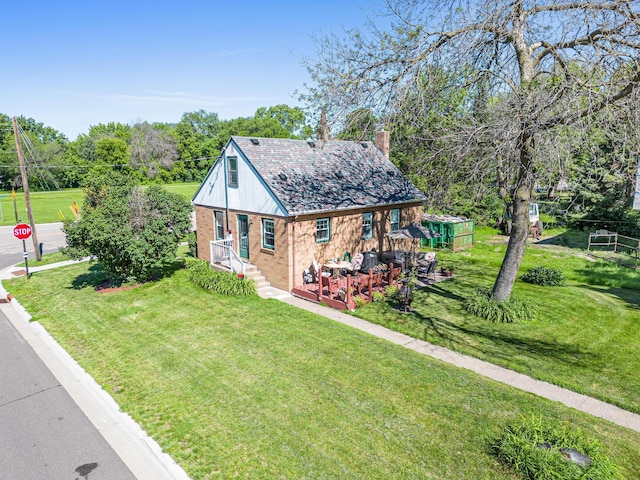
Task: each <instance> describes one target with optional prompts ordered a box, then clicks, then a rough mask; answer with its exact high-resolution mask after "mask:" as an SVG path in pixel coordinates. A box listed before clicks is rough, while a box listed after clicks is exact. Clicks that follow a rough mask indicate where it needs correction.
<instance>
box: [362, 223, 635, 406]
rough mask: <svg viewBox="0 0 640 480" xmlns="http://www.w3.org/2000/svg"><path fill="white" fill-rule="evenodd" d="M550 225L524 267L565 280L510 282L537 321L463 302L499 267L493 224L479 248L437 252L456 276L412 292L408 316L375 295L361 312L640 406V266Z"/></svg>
mask: <svg viewBox="0 0 640 480" xmlns="http://www.w3.org/2000/svg"><path fill="white" fill-rule="evenodd" d="M548 233H549V232H547V234H548ZM552 233H555V236H554V237H553V239H552V240H547V241H546V244H539V245H536V246H534V245H531V246H530V247H529V248H528V249H527V253H526V255H525V258H524V260H523V263H522V267H521V269H520V272H521V274H523V273H525V272H526V271H527V270H528V269H529V268H532V267H536V266H540V265H544V266H546V267H550V268H557V269H560V270H562V272H563V273H564V276H565V277H566V278H567V285H566V286H562V287H542V286H538V285H531V284H528V283H525V282H523V281H521V280H517V281H516V284H515V287H514V290H513V295H514V296H516V297H518V298H521V299H523V300H525V301H527V302H528V303H530V304H533V305H534V306H535V308H536V310H537V319H536V320H535V321H532V322H524V323H518V324H495V323H492V322H489V321H487V320H484V319H482V318H479V317H475V316H473V315H471V314H469V313H468V312H466V311H465V310H464V309H463V308H462V301H463V299H464V298H466V297H467V296H468V295H470V294H471V293H472V292H473V291H474V290H475V289H476V288H477V287H485V288H491V287H492V285H493V282H494V280H495V278H496V275H497V273H498V269H499V267H500V264H501V261H502V258H503V255H504V251H505V248H506V241H505V239H504V238H501V237H499V236H496V235H495V233H494V232H493V230H491V229H487V230H482V229H481V230H480V231H479V233H478V235H477V240H478V241H477V243H476V245H475V247H474V248H473V249H470V250H467V251H464V252H458V253H455V254H451V253H445V252H440V253H438V258H439V259H440V260H439V261H440V263H439V264H440V265H448V264H451V265H454V266H455V271H456V275H457V277H456V278H454V279H453V280H449V281H446V282H441V283H438V284H436V285H434V286H432V287H429V288H425V289H422V290H419V291H417V292H415V300H414V302H413V304H412V306H413V307H415V311H414V312H413V313H412V314H409V315H406V314H399V313H397V312H396V311H395V310H394V309H393V308H391V307H392V305H390V303H385V302H379V303H372V304H369V305H367V306H366V307H365V308H362V309H357V310H356V311H355V315H357V316H358V317H361V318H364V319H366V320H369V321H371V322H374V323H378V324H381V325H384V326H386V327H388V328H391V329H394V330H397V331H400V332H403V333H406V334H408V335H411V336H413V337H416V338H421V339H424V340H426V341H429V342H432V343H434V344H437V345H442V346H444V347H447V348H451V349H452V350H456V351H458V352H462V353H465V354H468V355H472V356H474V357H478V358H481V359H483V360H487V361H489V362H492V363H495V364H498V365H502V366H504V367H507V368H510V369H513V370H516V371H518V372H521V373H524V374H526V375H530V376H532V377H534V378H537V379H540V380H545V381H548V382H551V383H554V384H557V385H560V386H563V387H566V388H569V389H571V390H573V391H576V392H580V393H584V394H587V395H589V396H593V397H596V398H599V399H602V400H604V401H607V402H610V403H614V404H616V405H619V406H621V407H622V408H625V409H627V410H631V411H634V412H640V377H638V374H637V372H638V371H640V357H639V356H638V355H637V352H638V350H639V349H640V273H638V272H636V271H634V270H631V269H626V268H623V267H620V266H618V265H616V264H613V263H610V262H605V261H601V260H596V259H594V258H591V257H589V256H587V255H586V254H585V252H584V251H583V250H581V249H578V248H576V247H578V246H581V247H582V248H585V247H586V236H584V243H581V238H582V237H583V233H584V232H565V231H562V230H557V231H555V232H552Z"/></svg>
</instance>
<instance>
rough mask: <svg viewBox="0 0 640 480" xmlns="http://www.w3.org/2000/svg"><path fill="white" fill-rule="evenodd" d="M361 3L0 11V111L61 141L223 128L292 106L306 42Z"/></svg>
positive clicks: (157, 1)
mask: <svg viewBox="0 0 640 480" xmlns="http://www.w3.org/2000/svg"><path fill="white" fill-rule="evenodd" d="M370 4H371V2H367V1H366V0H342V1H340V0H315V1H314V0H298V1H294V0H273V1H269V0H262V1H260V0H237V1H230V0H211V1H204V0H202V1H195V0H180V1H178V0H174V1H165V0H154V1H149V0H140V1H136V0H129V1H121V0H114V1H109V2H105V1H94V0H83V1H65V0H59V1H51V0H33V1H30V2H27V3H25V2H5V3H4V5H3V10H2V13H3V15H2V16H3V22H2V31H3V37H4V38H5V44H4V45H5V48H4V49H3V70H4V75H3V76H2V80H1V81H2V88H1V89H0V113H4V114H7V115H9V116H19V115H24V116H26V117H32V118H34V119H35V120H36V121H38V122H42V123H44V124H45V125H48V126H51V127H53V128H55V129H56V130H58V131H60V132H62V133H64V134H65V135H67V137H68V138H69V139H70V140H74V139H75V138H76V137H77V135H78V134H80V133H87V132H88V130H89V126H91V125H96V124H98V123H107V122H110V121H114V122H122V123H129V124H132V123H135V122H138V121H148V122H155V121H159V122H177V121H179V120H180V117H181V116H182V114H183V113H184V112H192V111H195V110H200V109H204V110H206V111H208V112H216V113H218V115H219V116H220V118H222V119H230V118H235V117H240V116H250V115H253V113H255V111H256V109H257V108H258V107H261V106H264V107H268V106H272V105H277V104H281V103H285V104H287V105H291V106H295V105H298V102H297V99H296V95H295V92H296V90H301V89H303V86H304V83H308V82H309V78H308V74H307V72H306V70H305V68H304V67H303V66H302V65H301V63H300V57H303V56H314V55H315V51H316V45H315V43H314V41H313V39H312V38H311V35H312V34H315V35H323V34H329V33H331V32H340V31H341V30H342V28H343V27H346V28H349V27H352V26H362V25H363V24H364V22H365V20H366V17H367V15H368V14H370V13H371V7H370V6H369V5H370Z"/></svg>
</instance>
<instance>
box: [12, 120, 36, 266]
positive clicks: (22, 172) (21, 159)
mask: <svg viewBox="0 0 640 480" xmlns="http://www.w3.org/2000/svg"><path fill="white" fill-rule="evenodd" d="M13 134H14V135H15V137H16V149H17V150H18V161H19V162H20V175H21V176H22V188H23V189H24V201H25V203H26V204H27V215H28V216H29V225H31V238H33V250H34V251H35V254H36V260H37V261H40V260H42V255H40V246H39V245H38V236H37V235H36V222H34V220H33V212H32V211H31V200H30V198H29V182H28V181H27V169H26V167H25V166H24V157H23V156H22V146H21V145H20V135H19V133H18V121H17V120H16V117H13Z"/></svg>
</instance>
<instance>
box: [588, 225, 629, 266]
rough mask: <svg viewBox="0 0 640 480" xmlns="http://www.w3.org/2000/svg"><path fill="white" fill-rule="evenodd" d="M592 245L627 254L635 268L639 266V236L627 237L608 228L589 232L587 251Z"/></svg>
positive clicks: (589, 250)
mask: <svg viewBox="0 0 640 480" xmlns="http://www.w3.org/2000/svg"><path fill="white" fill-rule="evenodd" d="M592 247H597V248H598V249H601V250H604V251H607V252H613V253H615V254H618V253H619V254H623V255H627V256H628V257H629V258H630V259H632V260H633V266H634V268H638V257H639V252H640V240H639V239H637V238H631V237H625V236H624V235H619V234H617V233H616V232H609V231H607V230H596V233H590V234H589V243H588V245H587V251H588V252H591V249H592ZM619 263H620V262H619ZM623 263H624V262H623Z"/></svg>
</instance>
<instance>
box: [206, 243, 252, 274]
mask: <svg viewBox="0 0 640 480" xmlns="http://www.w3.org/2000/svg"><path fill="white" fill-rule="evenodd" d="M209 250H210V251H209V253H210V254H211V257H210V258H211V263H212V264H213V263H220V264H222V265H225V266H227V267H229V269H231V270H232V271H234V272H236V273H244V262H243V261H242V259H241V258H240V257H239V256H238V254H237V253H236V252H235V250H234V249H233V239H232V238H228V239H224V240H211V242H210V243H209Z"/></svg>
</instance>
